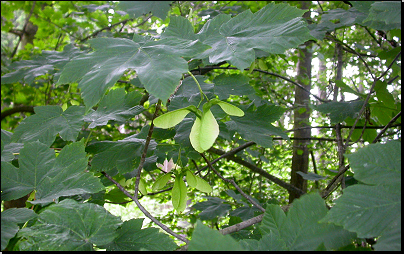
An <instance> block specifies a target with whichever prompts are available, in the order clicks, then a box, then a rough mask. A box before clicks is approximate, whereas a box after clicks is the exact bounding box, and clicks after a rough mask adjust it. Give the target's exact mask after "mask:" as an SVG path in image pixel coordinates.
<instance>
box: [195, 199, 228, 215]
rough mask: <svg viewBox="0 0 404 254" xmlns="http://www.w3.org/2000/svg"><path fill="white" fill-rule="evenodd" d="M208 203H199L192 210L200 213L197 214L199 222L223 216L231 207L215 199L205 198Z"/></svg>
mask: <svg viewBox="0 0 404 254" xmlns="http://www.w3.org/2000/svg"><path fill="white" fill-rule="evenodd" d="M207 198H208V201H204V202H199V203H196V204H195V205H193V206H192V208H194V209H196V210H199V211H202V212H201V213H200V214H199V218H200V219H201V220H213V219H215V218H217V217H223V216H225V215H226V214H227V213H228V211H229V210H230V209H231V205H229V204H225V203H223V202H224V201H225V200H223V199H220V198H216V197H207Z"/></svg>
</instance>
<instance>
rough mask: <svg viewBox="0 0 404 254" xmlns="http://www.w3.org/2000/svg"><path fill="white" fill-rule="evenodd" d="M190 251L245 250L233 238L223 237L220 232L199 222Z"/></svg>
mask: <svg viewBox="0 0 404 254" xmlns="http://www.w3.org/2000/svg"><path fill="white" fill-rule="evenodd" d="M188 250H190V251H242V250H244V249H243V248H242V247H241V246H240V244H239V243H238V242H236V240H234V239H233V238H232V237H231V236H229V235H222V234H220V233H219V232H218V231H216V230H213V229H210V228H208V227H207V226H205V225H203V223H202V222H201V221H199V220H198V221H197V222H196V227H195V230H194V233H193V235H192V240H191V242H190V243H189V247H188Z"/></svg>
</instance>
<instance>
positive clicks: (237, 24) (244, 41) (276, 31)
mask: <svg viewBox="0 0 404 254" xmlns="http://www.w3.org/2000/svg"><path fill="white" fill-rule="evenodd" d="M303 13H304V10H299V9H297V8H295V7H291V6H290V5H288V4H273V3H270V4H268V5H267V6H265V7H264V8H262V9H261V10H259V11H258V12H256V13H254V14H253V13H252V12H251V11H250V10H247V11H244V12H242V13H240V14H238V15H237V16H236V17H234V18H232V19H230V20H229V16H225V15H218V16H216V17H215V18H213V19H212V20H209V21H208V22H207V23H206V24H205V25H204V27H203V28H202V29H201V31H200V32H199V33H198V34H199V39H200V40H201V41H202V42H203V43H205V44H208V45H210V46H212V49H209V50H207V51H206V52H204V53H202V54H200V55H199V56H198V58H201V59H203V58H206V57H209V62H210V63H219V62H222V61H228V62H229V63H230V64H232V65H235V66H236V67H237V68H238V69H240V70H244V69H245V68H247V67H249V66H250V65H251V63H252V62H253V61H254V60H255V58H256V56H255V52H254V49H259V50H263V51H265V52H268V53H271V54H282V53H284V52H285V50H287V49H290V48H294V47H297V46H298V45H300V44H302V43H303V42H305V41H306V40H309V39H311V38H312V37H311V36H310V34H309V30H308V29H307V27H306V23H305V22H304V21H303V20H302V18H301V16H302V15H303ZM219 27H220V28H219Z"/></svg>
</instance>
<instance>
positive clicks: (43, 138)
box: [11, 106, 84, 146]
mask: <svg viewBox="0 0 404 254" xmlns="http://www.w3.org/2000/svg"><path fill="white" fill-rule="evenodd" d="M34 111H35V114H34V115H32V116H29V117H27V118H26V119H24V120H23V121H22V122H21V123H20V125H18V126H17V128H16V129H15V132H14V135H13V136H12V138H11V141H12V142H19V143H23V142H30V141H35V140H39V141H40V142H42V143H44V144H46V145H48V146H50V145H52V143H53V141H55V138H56V134H58V133H59V135H60V137H61V138H63V139H64V140H68V141H76V138H77V136H78V134H79V131H80V130H81V127H82V125H83V123H84V121H83V115H84V107H80V106H71V107H69V108H67V109H66V110H65V111H63V109H62V108H61V107H59V106H38V107H35V108H34Z"/></svg>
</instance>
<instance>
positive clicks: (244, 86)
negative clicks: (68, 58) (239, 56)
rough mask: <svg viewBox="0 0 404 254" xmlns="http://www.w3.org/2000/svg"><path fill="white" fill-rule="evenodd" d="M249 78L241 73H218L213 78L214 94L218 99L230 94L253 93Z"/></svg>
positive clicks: (227, 96) (223, 98)
mask: <svg viewBox="0 0 404 254" xmlns="http://www.w3.org/2000/svg"><path fill="white" fill-rule="evenodd" d="M249 80H250V79H249V78H248V77H246V76H244V75H242V74H231V75H227V74H224V73H222V74H220V75H219V76H216V77H215V78H214V79H213V83H215V94H216V95H217V96H219V99H220V100H225V99H227V98H229V96H230V95H240V96H243V95H249V94H255V90H254V88H252V87H251V86H250V85H249V84H248V82H249Z"/></svg>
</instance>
